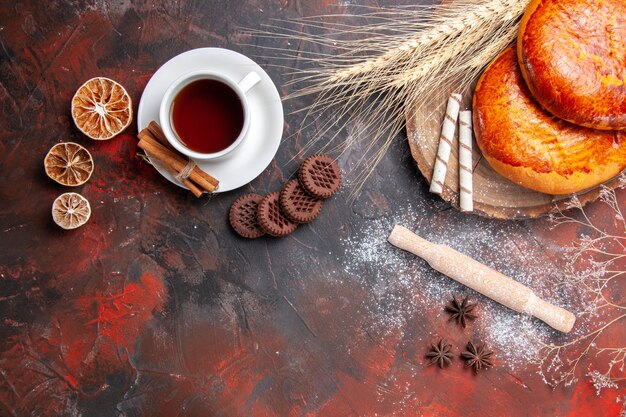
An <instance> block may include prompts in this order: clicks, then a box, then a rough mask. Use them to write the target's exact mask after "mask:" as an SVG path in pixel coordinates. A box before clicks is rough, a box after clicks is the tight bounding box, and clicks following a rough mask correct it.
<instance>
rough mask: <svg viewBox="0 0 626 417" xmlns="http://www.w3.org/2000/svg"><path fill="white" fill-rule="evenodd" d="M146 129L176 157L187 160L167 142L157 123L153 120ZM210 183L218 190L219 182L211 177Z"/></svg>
mask: <svg viewBox="0 0 626 417" xmlns="http://www.w3.org/2000/svg"><path fill="white" fill-rule="evenodd" d="M146 129H147V130H148V131H149V132H150V133H151V134H152V136H153V137H154V138H155V139H156V140H157V141H159V143H160V144H161V145H163V146H165V147H166V148H168V149H169V150H171V151H172V152H174V153H175V154H176V155H178V156H180V157H181V158H185V159H187V157H186V156H185V155H183V154H181V153H180V152H178V150H177V149H176V148H174V147H173V146H172V144H171V143H170V142H169V141H168V140H167V138H166V137H165V133H163V129H161V126H160V125H159V124H158V123H157V122H155V121H154V120H152V121H151V122H150V123H148V126H147V127H146V128H145V129H144V130H146ZM209 181H211V183H212V184H213V185H215V187H216V188H217V186H218V184H219V181H218V180H216V179H215V178H213V177H211V176H209Z"/></svg>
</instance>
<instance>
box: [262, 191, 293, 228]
mask: <svg viewBox="0 0 626 417" xmlns="http://www.w3.org/2000/svg"><path fill="white" fill-rule="evenodd" d="M279 198H280V193H279V192H278V191H275V192H273V193H269V194H268V195H267V196H265V198H263V200H261V202H260V203H259V210H258V213H257V219H258V221H259V224H260V225H261V227H262V228H263V229H264V230H265V232H266V233H267V234H269V235H272V236H276V237H279V236H287V235H288V234H289V233H291V232H293V231H294V230H296V228H297V227H298V224H297V223H294V222H292V221H291V220H289V219H288V218H287V217H286V216H285V215H284V214H283V213H282V212H281V210H280V203H279V201H278V200H279Z"/></svg>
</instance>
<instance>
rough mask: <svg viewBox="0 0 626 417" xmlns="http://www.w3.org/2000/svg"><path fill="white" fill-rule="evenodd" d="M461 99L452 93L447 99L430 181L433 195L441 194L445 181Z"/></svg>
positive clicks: (458, 95)
mask: <svg viewBox="0 0 626 417" xmlns="http://www.w3.org/2000/svg"><path fill="white" fill-rule="evenodd" d="M461 99H462V97H461V95H460V94H458V93H453V94H452V95H451V96H450V98H449V99H448V107H447V108H446V117H445V119H444V120H443V124H442V126H441V135H440V136H439V148H438V149H437V158H436V159H435V168H434V169H433V178H432V180H431V181H430V192H431V193H434V194H441V193H442V192H443V183H444V182H445V180H446V172H448V159H449V158H450V151H451V150H452V140H453V139H454V130H455V129H456V121H457V118H458V117H459V109H460V108H461Z"/></svg>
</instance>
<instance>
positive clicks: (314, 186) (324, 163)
mask: <svg viewBox="0 0 626 417" xmlns="http://www.w3.org/2000/svg"><path fill="white" fill-rule="evenodd" d="M298 176H299V178H300V183H301V184H302V187H303V188H304V189H305V190H306V192H307V193H309V194H310V195H312V196H313V197H316V198H323V199H326V198H329V197H330V196H332V195H333V194H335V193H336V192H337V191H338V190H339V187H340V186H341V170H340V169H339V166H338V165H337V163H336V162H335V160H334V159H333V158H331V157H330V156H328V155H321V154H317V155H313V156H310V157H308V158H307V159H305V160H304V162H303V163H302V165H300V171H299V174H298Z"/></svg>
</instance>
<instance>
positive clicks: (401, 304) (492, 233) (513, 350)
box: [343, 207, 569, 371]
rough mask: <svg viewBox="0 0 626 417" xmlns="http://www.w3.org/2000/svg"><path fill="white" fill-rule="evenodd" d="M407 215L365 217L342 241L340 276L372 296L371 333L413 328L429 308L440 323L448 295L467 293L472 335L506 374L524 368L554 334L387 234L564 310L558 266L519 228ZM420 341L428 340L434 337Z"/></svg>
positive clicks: (412, 211) (510, 224) (444, 317)
mask: <svg viewBox="0 0 626 417" xmlns="http://www.w3.org/2000/svg"><path fill="white" fill-rule="evenodd" d="M405 212H406V213H407V214H403V215H399V216H393V215H392V216H389V217H381V218H378V219H374V220H371V221H370V223H369V224H368V225H366V226H365V228H364V229H363V230H361V232H360V233H359V234H358V235H356V236H353V237H351V238H349V239H346V240H344V241H343V245H344V246H345V251H346V257H345V258H344V265H343V266H344V268H345V271H346V272H347V273H348V274H349V275H350V276H351V277H354V279H355V280H357V281H358V282H359V284H360V285H362V286H363V287H366V288H367V289H368V290H369V292H370V293H372V296H373V297H374V298H375V300H374V302H370V303H368V304H367V305H365V306H363V308H364V309H365V310H366V311H367V313H368V314H370V315H371V316H372V322H373V323H374V325H373V326H375V327H376V329H374V330H375V331H376V332H378V333H379V334H385V333H387V334H389V333H391V332H397V331H401V332H402V331H405V330H407V329H409V328H411V327H412V326H416V324H415V323H414V320H415V317H416V313H420V312H421V311H423V312H427V311H433V307H434V308H437V306H440V308H441V314H440V317H436V318H435V320H441V321H442V323H443V322H445V321H447V320H448V317H447V315H446V314H445V313H444V311H443V307H444V306H445V304H447V303H448V302H449V300H451V299H452V296H457V297H459V296H465V295H468V296H469V297H470V299H472V300H474V301H477V302H478V304H479V307H480V317H479V318H478V320H476V321H475V322H473V323H472V324H471V326H472V327H473V328H474V329H475V334H478V335H479V336H480V338H481V339H482V340H483V341H484V342H486V343H487V344H488V345H489V346H490V347H491V348H493V350H494V351H495V352H496V353H497V355H498V356H499V358H500V359H501V360H500V361H499V363H501V364H502V366H508V367H509V368H510V369H511V370H512V371H515V370H516V369H526V368H527V366H528V364H529V362H531V361H533V360H536V359H537V358H536V356H537V353H538V351H539V348H540V344H538V343H537V342H538V341H547V340H549V338H550V337H551V336H553V335H555V334H558V332H556V331H553V330H551V329H550V328H549V327H548V326H547V325H545V324H544V323H542V322H540V321H539V320H536V319H531V318H530V317H528V316H524V315H522V314H518V313H516V312H514V311H512V310H509V309H508V308H506V307H504V306H501V305H500V304H497V303H495V302H493V301H491V300H489V299H488V298H486V297H484V296H482V295H479V294H477V293H476V292H474V291H472V290H470V289H468V288H466V287H464V286H463V285H461V284H458V283H457V282H455V281H453V280H452V279H450V278H448V277H445V276H443V275H442V274H440V273H438V272H436V271H434V270H433V269H432V268H430V267H429V266H428V265H427V264H426V262H424V261H423V260H421V259H419V258H417V257H416V256H414V255H412V254H410V253H407V252H404V251H401V250H399V249H397V248H395V247H393V246H392V245H391V244H389V243H388V242H387V236H388V235H389V233H390V231H391V230H392V228H393V226H394V225H395V224H401V225H404V226H406V227H408V228H409V229H411V230H413V231H415V232H417V233H418V234H420V235H421V236H422V237H424V238H425V239H427V240H430V241H432V242H435V243H441V244H446V245H448V246H450V247H452V248H454V249H456V250H458V251H459V252H461V253H464V254H466V255H468V256H470V257H473V258H475V259H477V260H479V261H481V262H483V263H485V264H487V265H488V266H490V267H492V268H494V269H496V270H498V271H500V272H503V273H504V274H506V275H508V276H511V277H512V278H514V279H515V280H517V281H519V282H521V283H523V284H525V285H528V286H530V287H531V288H532V289H533V290H534V291H535V293H536V294H537V295H538V296H540V297H544V298H545V299H547V300H549V301H551V302H554V303H556V304H557V305H561V306H564V307H566V308H567V307H569V306H568V305H566V304H564V303H563V300H562V299H560V297H556V298H555V296H554V294H553V292H554V291H551V290H550V288H551V285H550V283H549V279H548V278H549V277H554V276H556V275H558V274H559V269H558V266H556V265H554V261H553V260H551V259H549V258H548V257H547V256H546V255H545V254H544V249H543V248H542V246H541V245H540V244H538V243H537V242H536V241H535V240H534V239H533V238H532V236H531V235H530V232H529V231H528V230H527V229H525V228H524V227H521V226H520V224H519V223H514V222H507V223H504V222H489V221H487V220H482V219H478V221H476V219H474V221H472V222H463V221H461V222H459V221H456V222H455V221H450V219H445V216H446V215H445V214H440V215H438V216H442V217H444V218H442V219H434V220H433V219H432V217H433V216H432V214H431V215H430V216H429V221H428V222H426V221H420V220H419V219H420V218H421V219H424V218H425V217H426V216H425V215H424V216H423V217H422V216H420V214H424V213H419V210H415V209H413V208H411V207H409V208H408V209H405ZM457 220H458V219H457ZM438 223H439V224H440V226H437V224H438ZM365 277H366V278H365ZM468 334H469V332H468ZM423 336H424V338H423V340H425V341H426V340H430V338H431V337H432V334H431V335H423ZM425 343H426V342H425Z"/></svg>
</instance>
